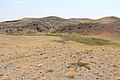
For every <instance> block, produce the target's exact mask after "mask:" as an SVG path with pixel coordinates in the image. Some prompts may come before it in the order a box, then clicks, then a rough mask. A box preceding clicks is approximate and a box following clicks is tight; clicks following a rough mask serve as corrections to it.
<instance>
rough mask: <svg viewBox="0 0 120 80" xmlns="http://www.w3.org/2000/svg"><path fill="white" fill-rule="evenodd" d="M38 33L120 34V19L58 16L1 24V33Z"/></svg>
mask: <svg viewBox="0 0 120 80" xmlns="http://www.w3.org/2000/svg"><path fill="white" fill-rule="evenodd" d="M31 30H32V31H38V32H54V33H57V32H65V33H66V32H67V33H79V34H86V35H89V34H95V35H96V34H101V33H105V32H107V33H112V34H116V35H119V34H120V18H118V17H114V16H110V17H103V18H100V19H88V18H70V19H63V18H60V17H56V16H49V17H43V18H23V19H19V20H13V21H4V22H1V23H0V33H8V34H10V33H23V32H24V33H25V32H27V31H31Z"/></svg>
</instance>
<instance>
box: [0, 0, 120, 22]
mask: <svg viewBox="0 0 120 80" xmlns="http://www.w3.org/2000/svg"><path fill="white" fill-rule="evenodd" d="M45 16H59V17H63V18H71V17H79V18H100V17H104V16H117V17H120V0H0V21H4V20H12V19H19V18H24V17H38V18H39V17H45Z"/></svg>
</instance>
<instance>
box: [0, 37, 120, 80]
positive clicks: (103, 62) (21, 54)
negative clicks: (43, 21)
mask: <svg viewBox="0 0 120 80" xmlns="http://www.w3.org/2000/svg"><path fill="white" fill-rule="evenodd" d="M0 80H120V47H118V46H111V45H103V46H90V45H86V44H81V43H78V42H75V41H71V40H64V39H63V38H61V37H57V36H13V35H0Z"/></svg>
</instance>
